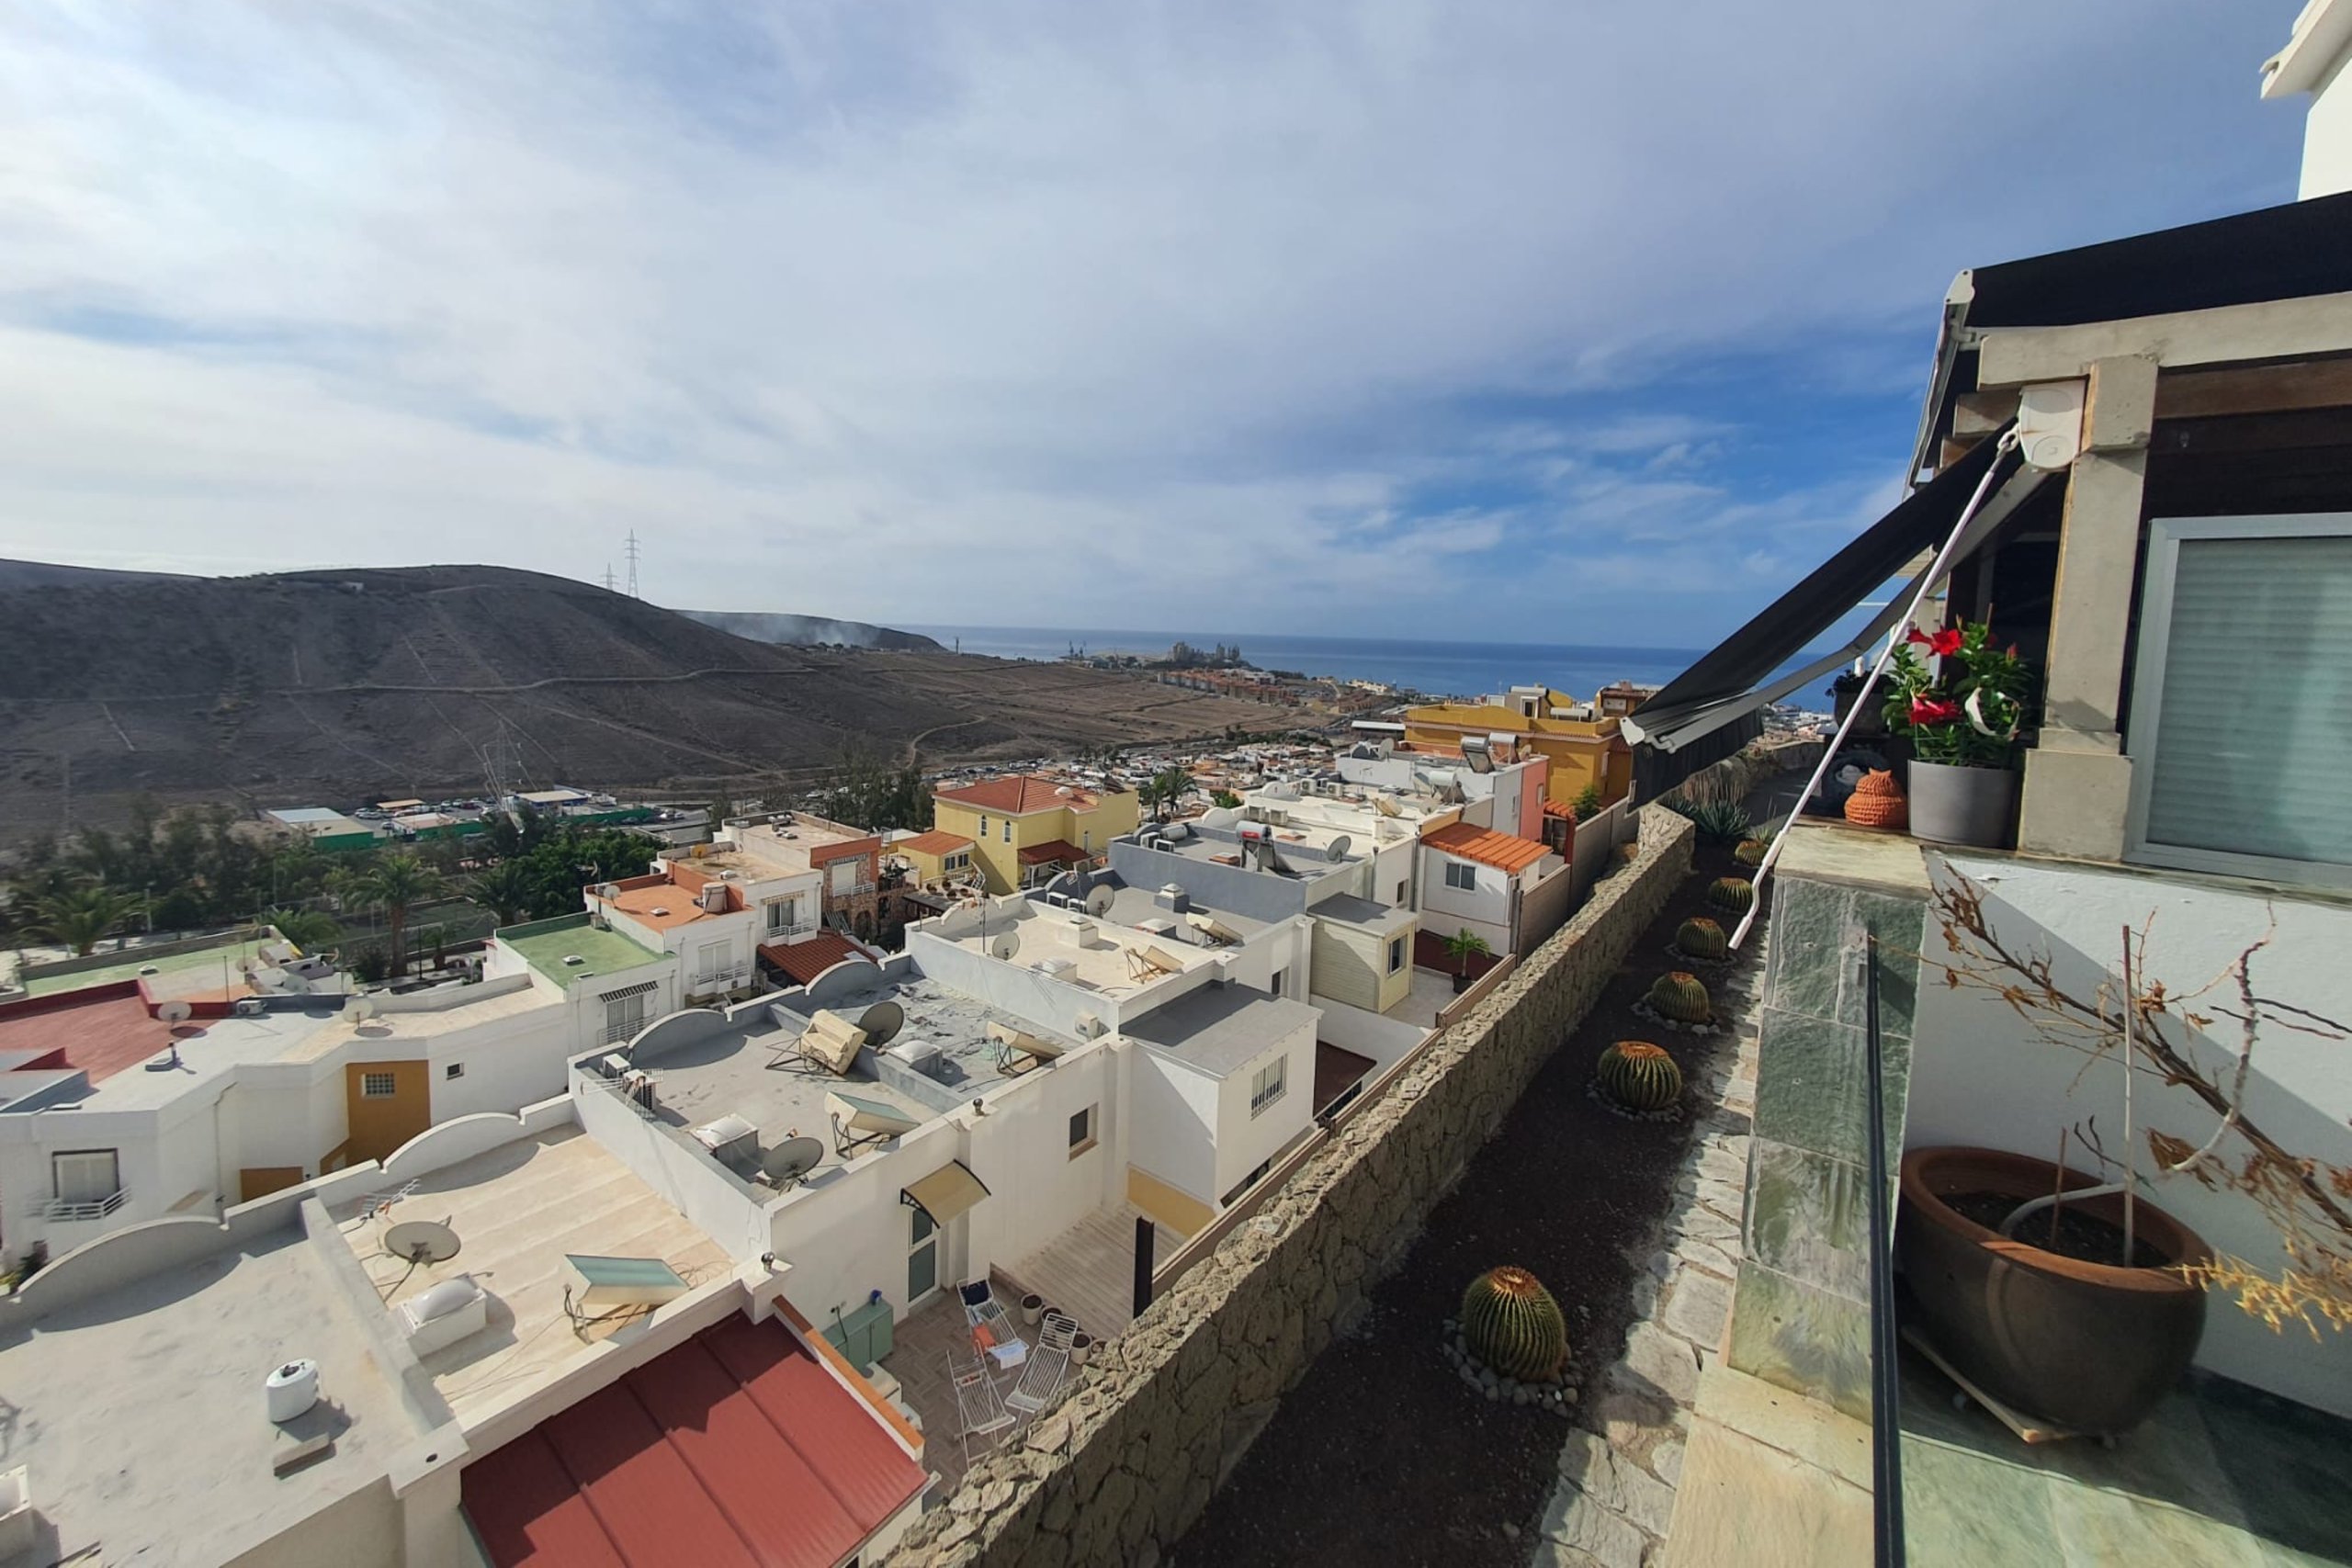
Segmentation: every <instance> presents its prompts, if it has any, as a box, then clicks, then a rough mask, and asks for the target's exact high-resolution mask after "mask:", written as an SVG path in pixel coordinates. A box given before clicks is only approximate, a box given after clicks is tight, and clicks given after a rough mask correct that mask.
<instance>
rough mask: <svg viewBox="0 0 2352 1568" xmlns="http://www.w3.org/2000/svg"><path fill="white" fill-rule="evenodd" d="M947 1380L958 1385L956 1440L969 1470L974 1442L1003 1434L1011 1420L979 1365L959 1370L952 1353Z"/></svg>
mask: <svg viewBox="0 0 2352 1568" xmlns="http://www.w3.org/2000/svg"><path fill="white" fill-rule="evenodd" d="M947 1376H948V1380H949V1381H950V1382H953V1383H955V1385H956V1438H958V1439H959V1440H960V1441H961V1442H962V1443H963V1445H964V1463H965V1465H966V1466H967V1468H968V1467H969V1466H970V1464H971V1462H972V1439H973V1438H988V1437H993V1436H995V1435H996V1434H997V1433H999V1432H1001V1431H1003V1430H1004V1429H1005V1428H1006V1427H1010V1426H1012V1415H1011V1414H1010V1413H1009V1412H1008V1411H1007V1410H1006V1409H1005V1407H1004V1402H1003V1401H1002V1400H1001V1399H1000V1398H998V1397H997V1392H996V1383H995V1381H994V1380H993V1379H991V1378H990V1377H989V1374H988V1370H987V1369H986V1368H984V1367H982V1366H981V1365H980V1364H979V1363H978V1361H974V1362H973V1363H972V1364H971V1365H969V1366H967V1367H959V1366H957V1365H956V1357H955V1355H954V1353H953V1352H950V1353H949V1355H948V1357H947Z"/></svg>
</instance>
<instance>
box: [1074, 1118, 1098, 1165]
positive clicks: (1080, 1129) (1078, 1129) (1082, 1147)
mask: <svg viewBox="0 0 2352 1568" xmlns="http://www.w3.org/2000/svg"><path fill="white" fill-rule="evenodd" d="M1100 1115H1101V1107H1099V1106H1095V1105H1090V1106H1088V1107H1086V1109H1084V1110H1083V1111H1071V1112H1070V1117H1069V1131H1070V1132H1072V1133H1074V1134H1077V1136H1075V1137H1073V1138H1071V1139H1070V1141H1069V1157H1070V1158H1072V1159H1076V1158H1077V1157H1078V1156H1080V1155H1082V1154H1084V1153H1086V1152H1087V1151H1088V1150H1089V1149H1091V1148H1092V1147H1094V1145H1095V1144H1096V1142H1097V1141H1098V1140H1097V1139H1096V1137H1095V1135H1094V1123H1095V1122H1096V1121H1097V1119H1098V1118H1099V1116H1100Z"/></svg>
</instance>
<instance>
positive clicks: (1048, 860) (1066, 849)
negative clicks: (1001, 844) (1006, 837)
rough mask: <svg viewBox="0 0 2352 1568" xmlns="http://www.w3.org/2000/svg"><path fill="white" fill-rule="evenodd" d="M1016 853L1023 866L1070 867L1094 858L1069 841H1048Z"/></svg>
mask: <svg viewBox="0 0 2352 1568" xmlns="http://www.w3.org/2000/svg"><path fill="white" fill-rule="evenodd" d="M1014 853H1015V854H1016V855H1017V856H1018V857H1019V859H1020V861H1021V863H1022V864H1023V865H1069V864H1070V863H1073V862H1076V861H1086V860H1092V859H1093V858H1094V857H1093V855H1091V853H1089V852H1086V851H1084V850H1081V849H1080V848H1079V847H1078V846H1077V845H1076V844H1073V843H1071V842H1070V841H1069V840H1068V839H1048V840H1046V841H1045V842H1044V843H1042V844H1032V845H1030V846H1029V847H1028V848H1027V849H1025V850H1017V851H1015V852H1014Z"/></svg>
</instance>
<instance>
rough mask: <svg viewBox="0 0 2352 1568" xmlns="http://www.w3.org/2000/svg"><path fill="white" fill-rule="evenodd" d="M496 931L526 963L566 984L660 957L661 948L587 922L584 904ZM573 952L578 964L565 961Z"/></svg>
mask: <svg viewBox="0 0 2352 1568" xmlns="http://www.w3.org/2000/svg"><path fill="white" fill-rule="evenodd" d="M497 936H498V940H499V941H500V942H504V943H505V944H506V945H507V946H508V947H510V948H512V949H514V950H515V953H518V954H520V955H521V957H522V959H523V961H524V962H525V963H526V964H529V965H530V966H531V967H532V968H534V969H536V970H537V971H538V972H539V973H540V974H542V975H544V976H547V977H548V979H550V980H553V981H554V982H555V983H556V984H557V985H559V986H561V987H564V988H565V989H566V990H569V989H571V987H574V986H577V985H580V984H582V982H584V981H588V980H595V979H603V978H608V977H610V976H615V975H622V974H627V973H628V971H629V970H632V969H641V968H643V967H644V966H645V965H647V964H659V963H660V962H661V961H662V954H660V953H656V952H654V951H653V950H652V949H651V948H650V947H640V946H639V945H638V944H637V943H636V942H631V941H630V940H629V939H628V938H627V937H625V936H623V935H622V934H621V933H620V932H618V931H614V930H612V929H611V928H609V927H605V928H601V929H600V928H598V927H596V926H593V925H590V924H589V923H588V913H587V911H586V910H584V909H583V910H582V911H581V912H580V913H579V914H576V915H560V916H558V917H557V918H556V919H551V920H532V921H530V922H528V923H526V924H524V925H519V926H507V927H505V928H504V929H503V930H501V931H499V932H498V933H497ZM575 956H576V957H578V958H579V959H580V962H579V963H578V964H567V963H565V962H564V960H565V959H567V958H571V957H575Z"/></svg>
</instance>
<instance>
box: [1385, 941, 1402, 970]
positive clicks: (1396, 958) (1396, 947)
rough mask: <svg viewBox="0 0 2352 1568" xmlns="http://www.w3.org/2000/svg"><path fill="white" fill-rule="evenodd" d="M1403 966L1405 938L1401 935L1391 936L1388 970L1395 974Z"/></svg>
mask: <svg viewBox="0 0 2352 1568" xmlns="http://www.w3.org/2000/svg"><path fill="white" fill-rule="evenodd" d="M1403 967H1405V939H1404V938H1403V937H1401V936H1399V937H1391V938H1389V940H1388V972H1389V973H1390V974H1391V975H1394V974H1395V973H1397V970H1399V969H1402V968H1403Z"/></svg>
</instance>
